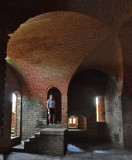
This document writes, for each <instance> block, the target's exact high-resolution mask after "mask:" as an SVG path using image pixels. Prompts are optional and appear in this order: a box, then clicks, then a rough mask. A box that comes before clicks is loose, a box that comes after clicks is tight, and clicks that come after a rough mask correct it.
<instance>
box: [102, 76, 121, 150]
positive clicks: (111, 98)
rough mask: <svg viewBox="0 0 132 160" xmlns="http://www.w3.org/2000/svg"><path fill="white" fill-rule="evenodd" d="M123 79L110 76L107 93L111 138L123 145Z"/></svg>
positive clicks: (106, 108) (106, 110) (106, 107)
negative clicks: (121, 89)
mask: <svg viewBox="0 0 132 160" xmlns="http://www.w3.org/2000/svg"><path fill="white" fill-rule="evenodd" d="M121 87H122V81H121V80H116V79H115V77H111V78H109V81H108V84H107V92H106V95H105V113H106V115H105V117H106V123H107V127H108V136H109V137H110V139H111V140H112V141H113V142H114V143H116V144H118V145H120V146H122V147H123V145H124V144H123V122H122V104H121V91H120V88H121Z"/></svg>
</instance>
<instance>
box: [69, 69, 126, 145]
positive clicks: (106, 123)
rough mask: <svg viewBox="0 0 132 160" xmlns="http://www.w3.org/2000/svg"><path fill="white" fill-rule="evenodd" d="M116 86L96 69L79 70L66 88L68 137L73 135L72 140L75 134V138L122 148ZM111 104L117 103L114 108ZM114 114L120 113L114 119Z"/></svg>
mask: <svg viewBox="0 0 132 160" xmlns="http://www.w3.org/2000/svg"><path fill="white" fill-rule="evenodd" d="M116 85H117V82H114V81H113V80H112V78H111V77H110V76H108V75H107V74H105V73H103V72H101V71H98V70H86V71H82V72H80V73H78V74H77V75H75V76H74V77H73V78H72V80H71V82H70V84H69V89H68V117H69V131H71V136H72V134H73V133H74V135H73V137H72V138H75V135H76V138H77V139H78V137H81V138H82V139H84V138H85V140H86V139H90V140H92V139H93V141H97V140H99V139H105V140H108V141H112V142H113V143H114V144H120V145H122V134H123V132H122V127H123V126H122V123H121V115H122V112H121V111H120V107H121V106H120V105H121V104H120V102H119V101H120V100H118V99H117V98H116V95H114V93H116V94H117V96H118V93H117V92H118V86H116ZM112 92H113V94H112ZM110 99H111V100H110ZM113 101H114V103H117V104H116V106H115V105H114V104H113ZM118 105H119V107H118ZM115 112H118V114H119V115H116V117H114V113H115ZM82 117H85V119H83V118H82ZM73 121H74V122H73ZM113 123H114V124H113ZM79 131H80V132H79ZM72 132H73V133H72Z"/></svg>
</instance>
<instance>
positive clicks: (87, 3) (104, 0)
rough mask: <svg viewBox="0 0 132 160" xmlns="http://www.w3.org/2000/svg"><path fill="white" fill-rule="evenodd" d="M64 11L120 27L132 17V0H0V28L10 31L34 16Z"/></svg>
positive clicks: (115, 27) (116, 27) (113, 26)
mask: <svg viewBox="0 0 132 160" xmlns="http://www.w3.org/2000/svg"><path fill="white" fill-rule="evenodd" d="M63 10H64V11H75V12H80V13H83V14H86V15H88V16H91V17H93V18H96V19H98V20H100V21H101V22H103V23H105V24H107V25H109V26H111V27H112V28H114V29H118V27H120V26H121V25H122V24H124V23H125V22H126V21H127V20H128V19H129V18H130V17H131V16H132V0H37V1H36V0H28V1H27V0H12V1H9V0H1V1H0V28H3V30H5V32H8V33H11V32H13V31H14V30H16V29H17V28H18V26H19V25H20V24H22V23H23V22H24V21H26V20H27V19H29V18H31V17H34V16H36V15H38V14H41V13H45V12H50V11H63Z"/></svg>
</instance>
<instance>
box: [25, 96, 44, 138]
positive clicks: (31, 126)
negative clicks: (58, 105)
mask: <svg viewBox="0 0 132 160" xmlns="http://www.w3.org/2000/svg"><path fill="white" fill-rule="evenodd" d="M46 124H47V109H46V108H45V107H44V106H43V105H41V104H39V103H38V101H37V100H36V99H34V98H28V97H23V98H22V139H28V138H29V137H31V136H33V135H34V134H35V133H37V132H39V131H40V130H42V128H45V126H46Z"/></svg>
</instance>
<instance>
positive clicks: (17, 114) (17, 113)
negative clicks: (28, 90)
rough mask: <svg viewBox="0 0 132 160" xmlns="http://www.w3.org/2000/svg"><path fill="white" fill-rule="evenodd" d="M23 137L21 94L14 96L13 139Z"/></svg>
mask: <svg viewBox="0 0 132 160" xmlns="http://www.w3.org/2000/svg"><path fill="white" fill-rule="evenodd" d="M18 137H21V94H20V92H18V91H15V92H13V94H12V117H11V138H18Z"/></svg>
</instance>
